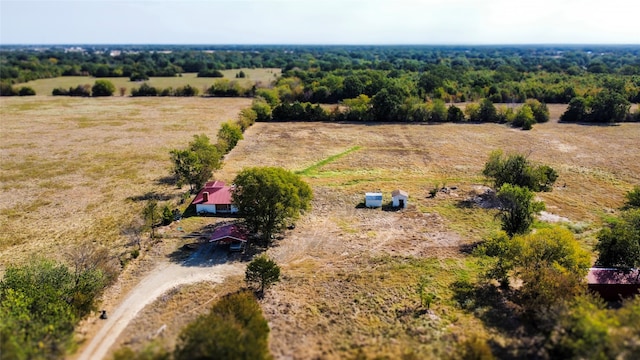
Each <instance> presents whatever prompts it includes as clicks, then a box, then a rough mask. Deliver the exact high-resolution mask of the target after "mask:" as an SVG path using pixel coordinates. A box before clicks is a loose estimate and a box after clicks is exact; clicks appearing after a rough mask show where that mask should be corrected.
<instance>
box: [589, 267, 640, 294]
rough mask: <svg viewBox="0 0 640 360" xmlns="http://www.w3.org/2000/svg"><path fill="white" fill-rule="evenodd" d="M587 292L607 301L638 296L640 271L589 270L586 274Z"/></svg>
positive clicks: (639, 291)
mask: <svg viewBox="0 0 640 360" xmlns="http://www.w3.org/2000/svg"><path fill="white" fill-rule="evenodd" d="M587 284H588V285H587V286H588V288H589V290H591V291H592V292H595V293H597V294H598V295H600V296H601V297H602V298H603V299H604V300H607V301H619V300H620V299H622V298H629V297H633V296H638V295H640V269H632V270H629V271H623V270H620V269H615V268H591V269H589V273H588V274H587Z"/></svg>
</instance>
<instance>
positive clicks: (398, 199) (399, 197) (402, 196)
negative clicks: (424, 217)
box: [391, 190, 409, 209]
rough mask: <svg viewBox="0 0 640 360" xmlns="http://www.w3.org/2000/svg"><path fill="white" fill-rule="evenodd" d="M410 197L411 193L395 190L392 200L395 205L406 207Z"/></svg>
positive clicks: (392, 193)
mask: <svg viewBox="0 0 640 360" xmlns="http://www.w3.org/2000/svg"><path fill="white" fill-rule="evenodd" d="M408 199H409V194H407V192H406V191H403V190H393V191H392V192H391V200H392V203H393V207H396V208H401V209H406V208H407V200H408Z"/></svg>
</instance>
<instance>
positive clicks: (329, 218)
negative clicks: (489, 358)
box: [0, 97, 640, 358]
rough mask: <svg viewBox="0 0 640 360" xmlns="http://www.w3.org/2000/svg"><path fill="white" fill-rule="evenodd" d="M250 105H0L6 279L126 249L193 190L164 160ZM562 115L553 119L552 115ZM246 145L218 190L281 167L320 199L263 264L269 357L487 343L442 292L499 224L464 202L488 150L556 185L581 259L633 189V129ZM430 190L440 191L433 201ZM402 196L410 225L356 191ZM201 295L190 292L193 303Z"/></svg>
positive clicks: (360, 134) (353, 130) (0, 217)
mask: <svg viewBox="0 0 640 360" xmlns="http://www.w3.org/2000/svg"><path fill="white" fill-rule="evenodd" d="M249 105H250V99H203V98H135V99H133V98H121V97H113V98H101V99H78V98H66V97H64V98H54V97H46V98H43V97H34V98H11V99H8V98H3V99H0V119H1V121H0V131H1V132H2V139H3V140H2V143H1V144H0V155H1V159H2V161H1V163H0V170H1V172H0V184H1V186H2V192H1V193H0V228H2V229H3V231H2V233H1V234H0V264H2V265H5V264H7V263H9V262H14V261H21V260H25V259H27V258H28V256H30V255H32V254H40V255H46V256H48V257H60V256H61V255H62V253H63V252H64V249H65V248H66V247H67V246H69V245H72V244H74V243H77V242H80V241H86V240H94V241H96V242H99V243H102V244H105V245H107V246H110V247H111V248H113V249H114V251H115V252H121V251H123V249H124V245H125V244H126V242H127V241H128V240H127V239H126V237H125V236H124V235H123V234H122V230H123V228H124V227H126V226H127V225H128V224H130V223H131V221H132V219H134V218H135V217H137V216H139V214H140V211H141V209H142V207H143V204H144V201H142V200H144V199H147V198H149V197H154V196H155V197H160V198H162V199H166V200H167V201H177V199H179V197H180V196H181V195H182V194H183V193H184V191H186V190H185V189H183V190H179V189H176V188H175V187H173V186H172V185H169V184H167V183H166V181H164V180H163V179H164V178H165V177H166V176H167V175H168V174H169V167H170V163H169V154H168V152H169V150H170V149H172V148H178V147H185V146H186V145H187V143H188V142H189V141H190V140H191V138H192V136H193V135H194V134H199V133H205V134H207V135H208V136H209V137H210V138H212V139H214V138H215V135H216V133H217V131H218V128H219V126H220V123H221V122H223V121H226V120H230V119H234V118H236V116H237V114H238V112H239V111H240V110H241V109H242V108H245V107H247V106H249ZM562 107H563V106H562V105H559V106H551V112H552V114H559V113H561V112H562ZM244 137H245V139H244V140H242V141H241V142H240V143H239V144H238V146H237V147H236V148H235V149H234V150H232V152H231V153H229V154H228V155H227V156H226V158H225V163H224V166H223V168H222V169H220V170H219V171H217V172H216V173H215V174H214V175H215V177H216V178H217V179H220V180H223V181H226V182H231V181H232V180H233V178H234V177H235V175H236V174H237V172H238V171H240V170H241V169H242V168H244V167H248V166H282V167H285V168H287V169H290V170H293V171H298V172H300V174H301V175H302V177H303V178H304V180H305V181H308V182H309V183H310V184H311V186H312V187H313V189H314V194H315V199H314V201H313V204H312V206H313V208H312V210H311V211H310V212H308V213H307V214H305V215H304V216H303V217H302V218H301V219H300V221H299V222H298V223H297V226H296V228H295V229H294V230H288V231H287V232H286V234H285V236H284V238H283V239H282V240H277V241H275V244H274V246H273V247H272V248H271V249H270V250H269V256H271V257H272V258H274V259H275V260H276V261H277V262H278V263H279V264H280V265H281V266H282V270H283V280H282V281H281V282H280V283H278V284H277V285H275V286H274V288H273V289H272V290H270V291H269V293H268V294H267V296H266V298H265V300H264V301H263V303H262V304H263V308H264V311H265V315H266V316H267V318H268V320H269V321H270V326H271V329H272V332H271V340H270V344H271V345H270V346H271V349H272V352H273V354H274V355H275V356H276V357H278V358H317V357H322V358H344V357H345V356H353V355H355V354H356V353H357V352H358V351H363V352H364V353H365V354H367V355H370V356H373V355H381V356H385V355H386V356H389V357H391V358H397V357H399V356H401V355H403V354H407V352H409V350H408V349H411V352H412V353H413V354H414V355H416V356H417V357H419V358H425V357H434V358H438V357H442V356H444V355H445V354H448V353H450V351H451V350H452V346H454V345H455V344H456V342H459V340H460V339H463V338H465V337H468V336H469V334H476V333H477V334H480V335H482V334H483V333H484V332H486V331H487V330H486V329H485V328H484V326H483V324H482V323H481V322H480V321H479V320H477V319H476V318H475V317H474V316H473V315H472V314H467V313H464V312H463V311H461V310H460V309H459V308H458V307H457V306H456V303H455V301H454V300H453V298H452V296H453V295H452V293H453V292H452V290H451V286H452V284H454V283H455V282H456V281H463V280H469V279H473V278H474V277H475V276H476V275H477V274H478V273H479V272H480V271H481V264H479V263H478V261H477V260H476V259H474V258H472V257H469V256H467V255H466V254H465V251H466V250H465V249H466V247H467V246H468V245H473V244H474V243H476V242H478V241H480V240H482V238H483V237H484V236H485V235H487V234H488V233H490V232H491V231H493V230H495V229H497V228H498V227H499V225H498V223H497V221H496V219H495V217H494V215H495V210H489V209H480V208H478V207H476V206H474V205H473V204H472V203H471V202H469V201H467V200H468V199H469V198H471V197H473V196H475V195H477V194H479V193H481V192H483V191H484V190H485V189H486V187H485V185H486V184H485V182H484V179H483V178H482V176H481V174H480V172H481V170H482V167H483V165H484V162H485V161H486V159H487V157H488V155H489V153H490V152H491V151H492V150H495V149H503V150H504V151H505V152H512V151H517V152H520V153H524V154H526V155H527V156H529V158H530V159H531V160H533V161H535V162H541V163H545V164H548V165H550V166H552V167H553V168H555V169H556V170H557V171H558V173H559V179H558V181H557V182H556V186H555V187H554V189H553V192H550V193H543V194H540V195H539V196H540V198H541V199H542V200H544V201H545V203H546V205H547V211H549V212H550V213H552V214H554V215H557V216H559V217H563V218H566V219H568V221H569V225H570V226H573V228H575V229H578V228H579V229H581V230H580V233H579V236H580V237H581V239H582V241H583V243H584V245H585V247H590V245H591V244H592V242H593V231H590V230H597V228H598V227H599V226H600V224H601V221H602V218H603V217H606V216H608V215H609V214H610V213H612V212H614V211H615V209H616V208H618V207H619V206H620V205H621V204H622V201H623V199H624V193H625V192H626V191H628V190H630V189H631V188H632V186H633V185H636V184H639V183H640V151H639V148H638V139H640V126H638V124H621V125H616V126H583V125H570V124H558V123H557V116H556V117H555V118H553V115H552V121H550V122H549V123H546V124H536V125H535V126H534V129H533V130H532V131H521V130H516V129H511V128H508V127H506V126H504V125H498V124H440V125H423V124H335V123H258V124H255V125H254V126H253V127H251V128H250V129H248V130H247V132H246V133H245V135H244ZM436 187H438V188H441V187H446V188H448V189H449V190H448V191H447V192H438V193H437V194H436V196H435V197H433V198H432V197H429V192H430V190H432V189H434V188H436ZM398 188H399V189H403V190H406V191H408V193H409V204H410V205H409V208H408V209H407V210H405V211H399V212H395V211H383V210H380V209H364V208H361V207H360V206H359V205H360V203H361V202H362V201H363V200H364V192H366V191H374V190H380V191H382V192H383V194H384V202H385V203H388V202H390V201H391V197H390V193H391V191H392V190H394V189H398ZM217 220H218V219H215V218H205V219H202V221H201V222H197V221H199V220H198V218H190V219H186V220H184V221H182V222H181V223H180V224H181V226H185V227H187V226H192V227H194V226H196V225H197V226H201V225H202V224H205V223H206V222H207V221H210V222H213V221H217ZM190 222H191V223H190ZM166 231H167V232H169V233H170V232H172V231H175V229H174V230H171V229H166ZM170 235H171V234H169V236H170ZM176 235H177V234H176ZM423 276H426V277H428V278H429V279H430V281H431V284H432V285H431V287H430V289H431V290H432V291H434V292H435V293H436V295H437V296H438V300H437V301H436V304H435V305H434V306H433V308H432V309H433V311H432V312H430V313H424V312H423V313H421V314H418V313H417V312H420V311H421V310H419V309H418V307H417V303H418V296H417V294H416V291H415V285H416V283H417V281H418V279H419V278H420V277H423ZM132 283H135V282H134V281H133V280H132ZM189 289H191V290H189ZM194 289H195V288H185V289H184V291H185V294H187V295H185V296H186V297H187V298H188V297H189V295H188V294H189V293H191V292H193V293H194V294H197V293H198V290H197V289H196V290H194ZM109 293H110V292H108V294H109ZM107 296H109V295H107ZM107 301H108V299H107ZM171 309H175V307H172V306H166V310H163V311H166V312H168V313H162V314H157V317H158V320H157V321H158V323H154V322H150V323H149V324H148V326H149V329H147V332H149V331H151V330H155V329H157V328H158V327H159V326H161V325H162V322H163V321H165V320H162V319H171V318H172V316H174V314H171V312H172V311H174V310H171ZM203 311H204V310H203ZM416 314H418V315H416ZM175 316H178V315H175ZM154 321H155V320H154ZM176 323H181V322H179V321H178V322H176ZM141 324H142V323H141V322H138V325H135V324H134V325H133V326H138V327H140V326H143V325H144V324H143V325H141ZM144 326H146V325H144ZM177 331H178V330H177V329H170V331H168V332H169V333H171V334H175V333H177ZM129 333H130V334H131V333H134V332H132V331H129ZM135 333H138V332H137V331H136V332H135ZM123 342H126V341H124V340H123Z"/></svg>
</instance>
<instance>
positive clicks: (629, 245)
mask: <svg viewBox="0 0 640 360" xmlns="http://www.w3.org/2000/svg"><path fill="white" fill-rule="evenodd" d="M595 248H596V250H597V251H598V253H599V255H598V260H597V261H596V264H598V265H599V266H604V267H617V268H626V269H629V268H635V267H638V266H640V209H632V210H628V211H626V212H624V213H623V214H622V216H621V217H620V219H616V221H615V222H614V223H612V224H611V225H610V226H607V227H605V228H603V229H602V230H600V232H599V233H598V243H597V244H596V247H595Z"/></svg>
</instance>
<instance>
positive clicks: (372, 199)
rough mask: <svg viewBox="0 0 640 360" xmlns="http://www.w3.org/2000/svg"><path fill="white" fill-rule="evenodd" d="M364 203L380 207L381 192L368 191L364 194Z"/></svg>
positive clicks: (368, 205) (367, 205)
mask: <svg viewBox="0 0 640 360" xmlns="http://www.w3.org/2000/svg"><path fill="white" fill-rule="evenodd" d="M364 205H365V206H366V207H370V208H372V207H382V193H379V192H368V193H365V194H364Z"/></svg>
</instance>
